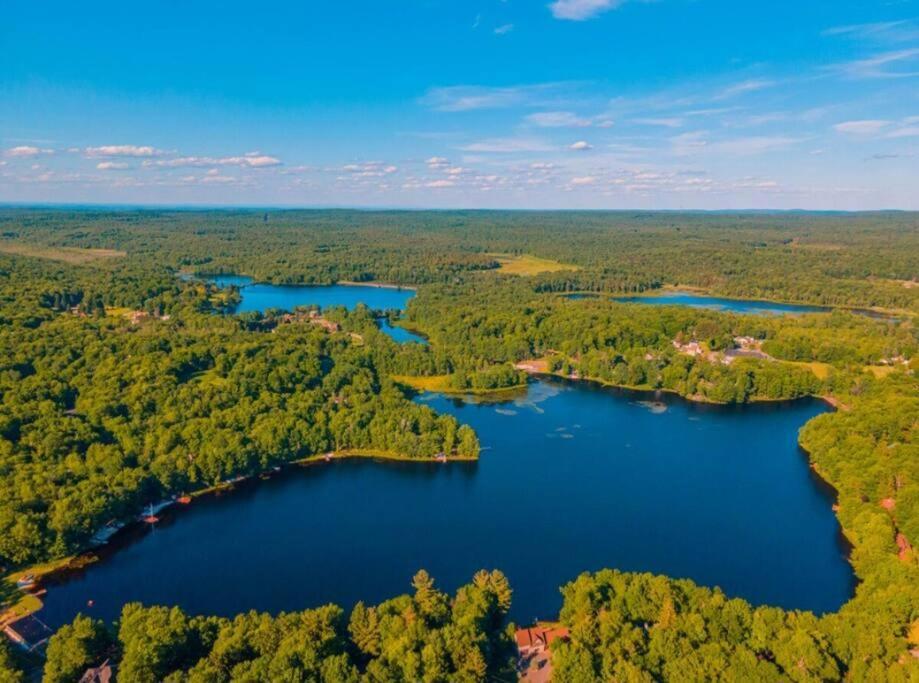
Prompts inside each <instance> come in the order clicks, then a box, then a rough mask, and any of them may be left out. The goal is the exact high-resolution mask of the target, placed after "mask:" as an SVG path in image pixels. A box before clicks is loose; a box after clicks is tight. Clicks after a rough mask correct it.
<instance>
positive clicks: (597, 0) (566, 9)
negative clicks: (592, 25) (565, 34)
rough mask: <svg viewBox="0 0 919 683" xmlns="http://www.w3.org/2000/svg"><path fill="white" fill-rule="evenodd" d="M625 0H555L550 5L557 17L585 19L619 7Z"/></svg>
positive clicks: (574, 19) (553, 14) (575, 19)
mask: <svg viewBox="0 0 919 683" xmlns="http://www.w3.org/2000/svg"><path fill="white" fill-rule="evenodd" d="M623 2H625V0H555V2H553V3H551V4H550V5H549V9H550V10H551V11H552V16H554V17H555V18H556V19H568V20H570V21H584V20H585V19H590V18H592V17H595V16H596V15H598V14H600V13H602V12H606V11H608V10H611V9H614V8H616V7H619V6H620V5H621V4H623Z"/></svg>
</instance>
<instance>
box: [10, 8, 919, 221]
mask: <svg viewBox="0 0 919 683" xmlns="http://www.w3.org/2000/svg"><path fill="white" fill-rule="evenodd" d="M205 5H208V6H207V7H206V6H205ZM0 48H2V49H0V201H3V202H67V203H69V202H99V203H140V204H205V205H224V204H248V205H285V206H329V205H334V206H408V207H512V208H666V209H679V208H693V209H723V208H810V209H848V210H856V209H873V208H901V209H919V156H917V154H919V2H917V0H887V1H884V2H880V1H879V2H874V1H871V0H860V1H854V0H832V1H831V0H808V1H806V2H802V1H801V0H794V1H789V0H773V1H772V2H768V3H765V2H738V0H653V1H648V0H556V1H554V2H553V1H551V0H550V1H546V0H528V1H524V0H471V1H470V0H467V1H465V2H461V1H459V0H457V1H453V2H451V1H447V0H440V1H438V0H399V1H398V2H380V1H379V0H377V1H376V2H371V1H369V0H368V1H365V2H354V1H351V2H349V1H347V0H341V1H340V2H311V1H309V0H299V1H296V2H281V1H275V0H265V1H263V2H259V3H252V2H235V1H233V0H228V1H226V2H221V3H205V2H195V3H190V2H185V3H182V2H178V1H177V0H170V1H161V2H156V1H155V0H154V1H151V2H148V3H130V2H124V1H123V0H120V1H118V2H109V1H104V0H99V1H95V2H91V3H72V2H66V3H65V2H56V1H54V0H48V1H46V2H41V3H37V2H33V1H26V0H11V2H10V4H8V5H7V6H6V7H5V8H4V20H3V22H2V23H0Z"/></svg>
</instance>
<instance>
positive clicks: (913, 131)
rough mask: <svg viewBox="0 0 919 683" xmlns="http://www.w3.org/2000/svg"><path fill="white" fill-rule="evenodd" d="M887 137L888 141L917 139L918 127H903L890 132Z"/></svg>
mask: <svg viewBox="0 0 919 683" xmlns="http://www.w3.org/2000/svg"><path fill="white" fill-rule="evenodd" d="M887 137H888V138H890V139H897V138H915V137H919V126H903V127H902V128H897V129H896V130H894V131H891V132H890V133H889V134H888V135H887Z"/></svg>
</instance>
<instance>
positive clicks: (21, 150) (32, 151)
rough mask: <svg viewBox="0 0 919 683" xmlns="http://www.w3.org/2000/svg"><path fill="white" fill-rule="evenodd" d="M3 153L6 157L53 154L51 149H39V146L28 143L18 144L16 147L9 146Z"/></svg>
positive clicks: (23, 157)
mask: <svg viewBox="0 0 919 683" xmlns="http://www.w3.org/2000/svg"><path fill="white" fill-rule="evenodd" d="M4 154H5V155H6V156H8V157H15V158H22V159H28V158H30V157H37V156H38V155H40V154H54V150H52V149H41V148H39V147H32V146H30V145H19V146H18V147H11V148H10V149H8V150H6V152H4Z"/></svg>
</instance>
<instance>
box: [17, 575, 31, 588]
mask: <svg viewBox="0 0 919 683" xmlns="http://www.w3.org/2000/svg"><path fill="white" fill-rule="evenodd" d="M34 585H35V574H25V575H23V576H21V577H19V579H17V580H16V588H29V587H30V586H34Z"/></svg>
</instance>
